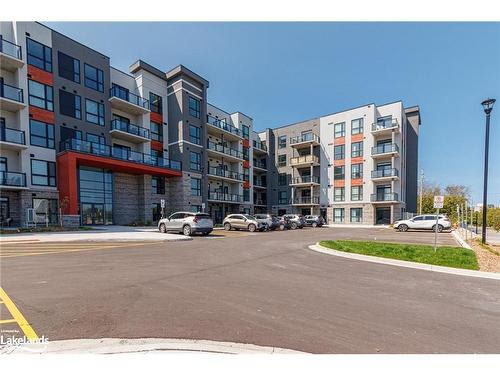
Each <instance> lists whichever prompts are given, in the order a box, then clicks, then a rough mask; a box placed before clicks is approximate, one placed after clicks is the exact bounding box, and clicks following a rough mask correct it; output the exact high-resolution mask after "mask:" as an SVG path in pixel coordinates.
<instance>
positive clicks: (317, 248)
mask: <svg viewBox="0 0 500 375" xmlns="http://www.w3.org/2000/svg"><path fill="white" fill-rule="evenodd" d="M309 249H311V250H313V251H317V252H319V253H323V254H328V255H334V256H338V257H342V258H348V259H355V260H362V261H365V262H372V263H380V264H387V265H390V266H398V267H406V268H414V269H418V270H424V271H433V272H441V273H448V274H452V275H459V276H470V277H480V278H484V279H494V280H500V273H494V272H483V271H474V270H464V269H460V268H452V267H444V266H434V265H432V264H425V263H417V262H409V261H405V260H397V259H389V258H380V257H375V256H371V255H362V254H354V253H346V252H343V251H338V250H333V249H329V248H327V247H324V246H321V245H320V244H319V242H317V243H316V244H315V245H310V246H309Z"/></svg>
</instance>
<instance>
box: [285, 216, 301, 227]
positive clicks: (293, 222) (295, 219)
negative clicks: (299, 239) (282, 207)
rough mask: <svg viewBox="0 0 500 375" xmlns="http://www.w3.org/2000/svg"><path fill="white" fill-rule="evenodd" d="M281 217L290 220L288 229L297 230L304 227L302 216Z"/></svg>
mask: <svg viewBox="0 0 500 375" xmlns="http://www.w3.org/2000/svg"><path fill="white" fill-rule="evenodd" d="M283 217H284V218H287V219H288V220H290V228H291V229H297V228H300V229H302V228H304V226H305V225H306V221H305V220H304V216H302V215H296V214H287V215H283Z"/></svg>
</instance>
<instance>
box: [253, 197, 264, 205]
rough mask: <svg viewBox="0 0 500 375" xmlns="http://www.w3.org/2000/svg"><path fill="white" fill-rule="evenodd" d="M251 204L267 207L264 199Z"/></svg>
mask: <svg viewBox="0 0 500 375" xmlns="http://www.w3.org/2000/svg"><path fill="white" fill-rule="evenodd" d="M253 203H254V204H256V205H258V206H267V201H265V200H264V199H255V200H254V201H253Z"/></svg>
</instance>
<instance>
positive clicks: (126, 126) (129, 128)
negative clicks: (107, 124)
mask: <svg viewBox="0 0 500 375" xmlns="http://www.w3.org/2000/svg"><path fill="white" fill-rule="evenodd" d="M111 128H112V129H115V130H121V131H123V132H126V133H129V134H133V135H137V136H139V137H143V138H148V139H149V138H150V136H149V129H146V128H143V127H142V126H139V125H134V124H131V123H129V122H127V121H123V120H120V119H114V120H112V121H111Z"/></svg>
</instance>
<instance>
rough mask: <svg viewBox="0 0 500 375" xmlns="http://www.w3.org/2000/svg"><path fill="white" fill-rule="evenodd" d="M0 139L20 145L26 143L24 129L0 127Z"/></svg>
mask: <svg viewBox="0 0 500 375" xmlns="http://www.w3.org/2000/svg"><path fill="white" fill-rule="evenodd" d="M0 141H2V142H10V143H17V144H20V145H25V144H26V139H25V136H24V131H22V130H17V129H11V128H0Z"/></svg>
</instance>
